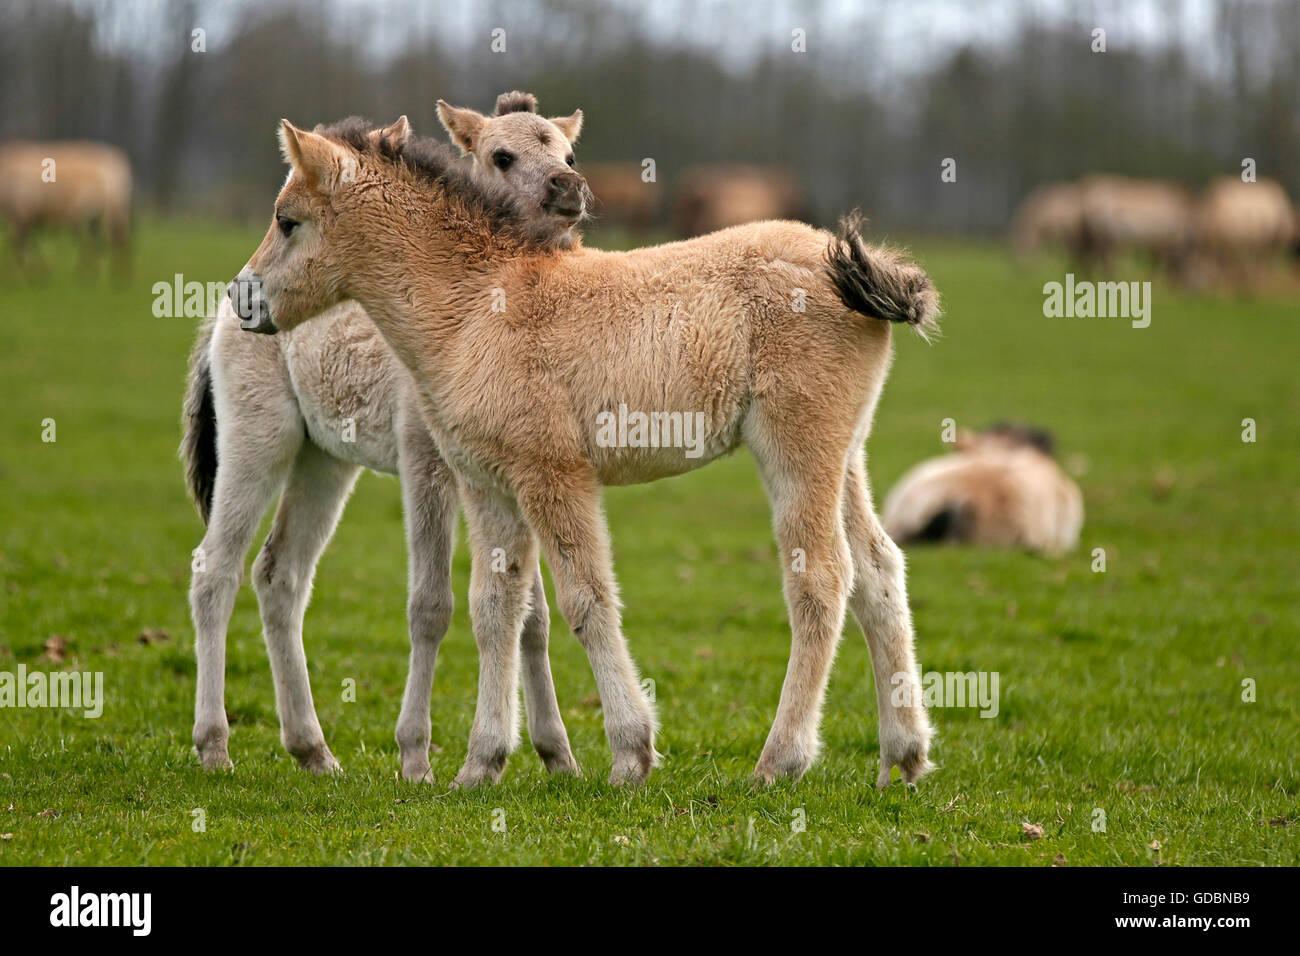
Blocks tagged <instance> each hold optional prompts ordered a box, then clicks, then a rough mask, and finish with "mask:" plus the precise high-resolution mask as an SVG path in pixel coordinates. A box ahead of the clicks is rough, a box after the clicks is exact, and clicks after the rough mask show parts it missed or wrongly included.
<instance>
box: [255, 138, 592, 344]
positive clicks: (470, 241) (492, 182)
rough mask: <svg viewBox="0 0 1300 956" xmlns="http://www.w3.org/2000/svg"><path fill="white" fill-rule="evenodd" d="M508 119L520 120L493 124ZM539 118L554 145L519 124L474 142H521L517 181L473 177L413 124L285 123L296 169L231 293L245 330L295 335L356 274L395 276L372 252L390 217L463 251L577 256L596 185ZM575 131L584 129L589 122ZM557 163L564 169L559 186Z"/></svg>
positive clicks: (344, 293)
mask: <svg viewBox="0 0 1300 956" xmlns="http://www.w3.org/2000/svg"><path fill="white" fill-rule="evenodd" d="M476 115H477V114H476ZM510 115H515V114H506V115H503V116H501V117H496V118H493V119H492V120H491V121H489V122H491V123H492V124H494V125H495V124H497V123H499V122H502V121H505V120H506V119H508V117H509V116H510ZM519 115H521V116H522V114H519ZM530 115H531V116H532V120H534V121H537V122H540V123H544V124H547V125H548V128H551V129H552V130H553V132H551V133H550V134H548V136H547V138H546V140H545V141H543V138H542V137H541V136H540V135H538V134H537V133H536V132H534V133H533V134H532V135H531V138H529V137H523V136H521V135H519V130H520V129H521V128H522V127H520V125H519V123H517V122H515V123H510V124H509V125H508V126H507V127H497V131H498V135H496V136H494V137H493V138H492V139H491V140H485V139H483V138H482V135H481V131H480V135H479V138H478V139H477V140H476V141H475V142H476V144H487V145H489V146H490V148H492V149H494V150H501V149H505V148H507V147H506V145H505V144H506V143H514V144H515V145H514V147H513V148H514V149H516V150H517V153H516V159H517V158H518V157H519V156H523V157H525V159H524V162H523V165H522V166H521V168H520V169H519V170H518V171H517V173H516V174H515V175H514V176H513V177H512V176H510V175H509V173H510V168H511V167H513V165H514V163H505V162H501V163H499V164H497V172H498V173H500V174H504V175H496V174H492V175H489V174H487V173H486V172H485V171H480V172H477V173H475V172H472V171H471V170H467V169H466V167H465V164H464V163H463V161H462V160H461V159H460V158H459V157H458V156H457V155H456V153H455V151H454V150H452V148H451V147H449V146H447V145H446V144H439V143H433V142H431V141H429V140H419V139H413V138H412V137H411V127H410V124H409V123H408V122H407V119H406V117H405V116H403V117H401V118H400V119H398V120H397V122H395V123H393V124H391V125H390V126H386V127H383V128H382V129H373V128H371V127H370V126H369V124H367V123H366V122H365V121H364V120H360V119H357V118H355V117H354V118H351V119H348V120H343V121H341V122H339V123H335V124H332V125H330V126H318V127H317V128H316V130H315V131H313V132H306V131H304V130H300V129H298V128H297V127H295V126H294V125H293V124H292V123H290V122H289V121H288V120H284V121H283V122H282V124H281V129H280V148H281V150H282V152H283V153H284V157H285V160H286V162H288V164H289V165H290V167H291V170H290V173H289V177H288V179H287V180H286V181H285V184H284V187H283V188H282V189H281V190H280V195H279V196H278V197H277V199H276V203H275V216H274V219H273V220H272V222H271V226H270V228H269V229H268V231H267V234H266V237H265V238H264V239H263V240H262V244H261V245H260V246H259V247H258V249H257V252H255V253H254V254H253V257H252V258H251V259H250V260H249V261H248V264H247V265H246V266H244V268H243V270H241V271H240V273H239V276H238V277H237V278H236V280H235V282H233V283H232V284H231V287H230V297H231V301H232V304H233V305H234V307H235V311H236V313H237V314H238V315H239V316H240V318H241V319H242V320H243V322H242V323H241V325H242V327H243V328H244V329H247V330H250V331H256V332H268V333H273V332H276V331H281V330H283V331H287V330H289V329H292V328H294V327H295V326H296V325H298V324H300V323H302V322H304V321H306V320H307V319H309V318H311V317H312V316H314V315H317V314H319V313H321V312H322V311H324V310H325V309H327V308H328V307H329V306H331V305H333V304H334V303H336V302H338V301H339V300H340V299H344V298H349V297H351V296H352V295H353V294H354V291H353V290H352V289H349V288H348V287H347V284H346V279H345V277H346V276H349V275H353V276H355V275H357V274H359V273H365V274H374V273H380V272H383V271H384V270H385V269H392V267H393V264H392V263H391V262H389V261H386V260H384V259H383V258H382V257H381V256H380V255H379V254H377V253H376V252H375V250H374V248H373V242H372V237H373V236H374V234H375V230H376V229H377V228H383V225H382V222H380V220H382V221H386V222H394V223H397V224H399V225H401V226H402V227H404V228H408V229H417V230H425V231H428V230H434V231H440V232H443V233H446V234H448V235H452V236H453V237H454V244H456V245H458V246H460V247H462V248H468V247H472V246H474V245H478V246H482V247H483V248H485V249H486V248H489V247H490V248H496V247H498V246H499V245H500V244H501V243H503V242H504V243H505V244H507V245H509V244H511V243H513V244H515V245H517V246H529V247H531V248H534V249H555V248H567V247H568V245H569V244H570V243H571V237H570V235H569V230H570V229H571V228H572V227H573V225H575V224H576V223H577V222H578V221H579V220H580V219H581V217H582V215H583V214H584V212H585V208H586V196H587V191H586V189H587V187H586V182H585V181H584V180H583V179H582V177H581V176H578V174H577V173H574V172H573V171H572V170H571V169H569V167H568V164H567V162H566V163H561V161H560V160H558V159H556V158H555V157H556V155H557V146H556V142H555V141H556V140H557V139H561V138H562V139H564V142H565V146H564V147H563V149H562V150H559V151H558V152H562V153H563V155H564V157H565V158H566V159H567V157H568V155H569V145H568V139H567V137H563V136H562V135H561V133H560V131H559V127H558V126H555V124H553V123H550V121H547V120H542V119H541V118H540V117H538V116H536V115H535V114H530ZM484 119H486V117H484ZM566 119H572V117H570V118H566ZM574 122H575V123H580V122H581V117H580V115H579V116H578V119H577V120H575V121H574ZM536 128H537V127H534V129H536ZM505 133H508V134H510V135H509V137H506V136H504V135H502V134H505ZM572 135H573V136H575V137H576V135H577V132H576V127H575V128H574V129H573V131H572ZM480 148H481V146H480ZM542 154H545V155H546V156H547V157H549V161H544V160H543V159H542ZM556 166H562V169H563V177H562V182H561V183H560V184H558V185H557V184H556V178H557V177H556V169H555V167H556ZM501 167H506V168H504V169H503V168H501ZM372 260H373V261H372Z"/></svg>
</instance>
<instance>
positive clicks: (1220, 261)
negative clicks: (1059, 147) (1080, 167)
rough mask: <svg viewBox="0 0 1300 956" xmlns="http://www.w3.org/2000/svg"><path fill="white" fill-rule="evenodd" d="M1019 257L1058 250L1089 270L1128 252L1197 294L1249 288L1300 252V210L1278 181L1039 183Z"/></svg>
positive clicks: (1028, 207)
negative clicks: (1195, 187) (1192, 185)
mask: <svg viewBox="0 0 1300 956" xmlns="http://www.w3.org/2000/svg"><path fill="white" fill-rule="evenodd" d="M1011 240H1012V247H1013V249H1015V250H1016V251H1017V252H1018V253H1020V254H1022V255H1028V254H1032V253H1035V252H1039V251H1042V250H1046V249H1051V248H1055V249H1057V250H1061V251H1064V252H1065V253H1066V254H1067V255H1068V256H1069V257H1070V259H1071V260H1072V265H1073V267H1074V268H1077V269H1079V270H1080V271H1081V272H1084V273H1085V274H1095V273H1098V272H1105V271H1108V270H1111V269H1113V268H1114V267H1115V265H1116V260H1117V259H1118V257H1120V256H1122V255H1130V256H1134V257H1137V258H1139V259H1142V260H1144V261H1145V262H1146V263H1147V264H1149V265H1152V266H1154V267H1155V268H1158V269H1160V270H1162V271H1164V272H1165V273H1166V274H1167V275H1168V276H1169V277H1170V278H1172V279H1173V280H1174V281H1176V282H1179V283H1182V284H1184V285H1187V286H1190V287H1192V288H1209V287H1214V286H1227V287H1230V288H1237V289H1241V288H1251V287H1254V286H1256V285H1258V284H1259V283H1260V282H1262V281H1264V280H1265V279H1266V278H1267V276H1268V274H1269V271H1270V267H1272V266H1275V264H1276V263H1277V262H1278V261H1279V260H1280V259H1282V258H1283V257H1284V256H1287V255H1288V254H1290V255H1293V256H1294V255H1300V213H1298V212H1297V210H1296V209H1295V207H1294V206H1293V205H1292V203H1291V199H1290V197H1289V196H1288V195H1287V193H1286V190H1285V189H1284V188H1283V187H1282V186H1281V184H1279V183H1278V182H1276V181H1275V180H1272V179H1267V178H1260V179H1258V180H1254V181H1249V182H1247V181H1243V179H1241V178H1240V177H1233V176H1222V177H1218V178H1216V179H1214V180H1212V181H1211V182H1210V183H1209V184H1208V185H1207V186H1206V187H1205V189H1204V190H1202V191H1201V192H1200V193H1199V194H1196V193H1194V192H1192V191H1190V190H1188V189H1187V188H1185V187H1184V186H1182V185H1179V184H1177V183H1172V182H1165V181H1162V180H1143V179H1129V178H1125V177H1122V176H1111V175H1093V176H1086V177H1084V178H1083V179H1081V180H1079V181H1078V182H1072V183H1052V184H1049V185H1045V186H1041V187H1039V188H1038V189H1036V190H1034V191H1033V192H1031V193H1030V194H1029V196H1028V197H1026V199H1025V200H1024V202H1023V203H1021V205H1020V208H1019V210H1018V211H1017V213H1016V216H1015V218H1014V220H1013V222H1012V226H1011Z"/></svg>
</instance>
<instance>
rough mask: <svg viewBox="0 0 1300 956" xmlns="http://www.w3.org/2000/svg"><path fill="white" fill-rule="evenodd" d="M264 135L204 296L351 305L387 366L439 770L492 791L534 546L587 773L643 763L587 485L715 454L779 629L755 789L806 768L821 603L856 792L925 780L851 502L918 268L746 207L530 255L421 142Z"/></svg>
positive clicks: (270, 304)
mask: <svg viewBox="0 0 1300 956" xmlns="http://www.w3.org/2000/svg"><path fill="white" fill-rule="evenodd" d="M401 122H402V121H399V123H401ZM281 148H282V150H283V153H284V156H285V159H286V161H287V162H288V163H289V164H290V165H291V167H292V172H291V174H290V176H289V178H288V180H287V182H286V183H285V186H284V187H283V189H282V190H281V192H280V195H279V197H278V199H277V200H276V206H275V216H274V220H273V221H272V224H271V227H270V229H269V230H268V231H267V234H266V238H265V239H263V241H262V245H261V246H260V247H259V248H258V250H257V252H256V253H255V254H254V255H253V257H252V259H250V260H249V262H248V264H247V265H246V266H245V267H244V269H243V270H242V271H241V272H240V276H239V279H238V280H237V281H236V283H234V284H232V287H231V295H232V297H233V298H234V299H235V300H236V306H237V310H238V311H239V313H240V316H241V318H242V319H243V320H244V321H243V323H242V324H243V327H244V328H246V329H248V330H250V331H257V332H266V333H274V332H276V331H291V330H293V329H294V328H296V327H297V326H299V325H300V324H302V323H303V322H306V321H307V320H309V319H311V318H312V317H314V316H316V315H319V314H320V313H321V312H322V311H323V310H324V309H327V308H329V307H330V306H331V305H333V304H334V303H335V302H338V301H340V300H342V299H346V298H352V299H355V300H356V301H357V302H359V303H360V304H361V305H362V306H363V307H364V308H365V310H366V313H367V314H368V315H369V316H370V318H371V320H372V321H373V322H374V323H375V326H376V328H378V330H379V332H380V334H381V335H382V336H383V337H384V340H385V341H386V342H387V343H388V345H389V347H390V348H392V350H393V352H394V354H395V355H396V356H397V357H398V359H399V360H400V361H401V362H402V363H403V364H404V365H406V367H407V368H408V369H409V370H410V371H411V373H412V376H413V378H414V379H415V383H416V387H417V390H418V393H419V398H420V402H421V407H422V409H423V411H424V413H425V418H426V420H427V422H428V423H429V425H430V428H431V429H432V432H433V435H434V438H435V439H436V441H437V443H438V447H439V449H440V450H441V451H442V453H443V456H444V457H445V458H446V460H447V462H448V464H449V465H450V466H451V468H452V471H453V472H454V473H455V475H456V480H457V485H458V487H459V489H460V492H461V500H462V502H463V504H464V506H465V511H466V517H467V521H468V525H469V531H470V545H471V550H472V554H473V571H472V578H471V585H470V614H471V618H472V620H473V625H474V636H475V639H476V641H477V643H478V646H479V652H480V676H479V698H478V707H477V713H476V716H475V720H474V727H473V730H472V732H471V735H470V744H469V753H468V755H467V757H466V761H465V764H464V766H463V767H462V768H461V770H460V773H459V774H458V775H457V778H456V779H457V782H458V783H460V784H462V785H473V784H478V783H481V782H484V781H489V780H490V781H496V780H498V779H499V777H500V775H501V772H502V770H503V768H504V765H505V761H506V758H507V756H508V755H509V753H510V751H511V749H512V747H513V746H514V726H515V723H516V709H517V701H516V698H517V694H516V692H515V688H516V673H517V669H518V649H519V634H520V629H521V627H522V625H523V621H524V618H525V616H526V615H527V613H528V608H529V592H530V588H531V582H532V579H533V568H534V566H535V564H536V561H537V554H538V549H539V545H540V549H541V551H542V553H544V554H545V555H546V559H547V563H548V565H549V567H550V569H551V574H552V577H553V579H554V581H555V587H556V595H557V601H558V603H559V607H560V610H561V612H562V613H563V614H564V617H565V619H566V621H567V622H568V624H569V626H570V628H571V629H572V630H573V632H574V634H575V635H576V636H577V638H578V640H579V642H580V643H581V644H582V646H583V648H584V650H585V651H586V652H587V656H588V660H589V661H590V663H591V667H592V671H593V673H594V675H595V678H596V684H597V688H598V690H599V693H600V699H601V703H602V706H603V708H604V716H605V732H606V736H607V738H608V740H609V744H610V748H611V750H612V753H613V767H612V771H611V774H610V779H611V781H612V782H614V783H621V782H629V783H636V782H640V781H642V780H644V779H645V778H646V776H647V775H648V774H649V772H650V770H651V768H652V766H653V765H654V763H655V762H656V759H657V757H658V754H657V753H656V752H655V748H654V733H655V717H654V713H653V709H652V707H651V704H650V702H649V701H648V700H647V699H646V698H645V696H644V695H643V694H642V692H641V688H640V686H639V684H638V675H637V669H636V666H635V665H634V664H633V662H632V658H631V656H630V655H629V653H628V649H627V644H626V641H625V639H624V636H623V633H622V627H621V622H620V614H619V599H618V588H617V585H616V583H615V580H614V573H613V567H612V561H611V555H610V543H609V538H608V533H607V530H606V524H605V519H604V514H603V510H602V507H601V489H602V487H603V486H604V485H608V484H630V483H636V482H644V481H651V480H654V479H657V478H662V477H666V476H669V475H676V474H681V473H683V472H686V471H689V470H691V469H693V468H695V467H699V466H701V465H703V464H705V463H707V462H709V461H711V460H713V459H714V458H717V457H719V456H721V455H723V454H726V453H727V452H729V451H731V450H732V449H734V448H735V447H737V446H738V445H739V444H741V443H742V442H743V443H745V444H747V445H748V446H749V448H750V449H751V451H752V452H753V453H754V456H755V458H756V459H757V461H758V466H759V469H760V471H761V473H762V477H763V480H764V482H765V484H766V486H767V489H768V492H769V495H770V497H771V500H772V508H773V513H774V520H775V527H776V537H777V540H778V542H779V545H780V553H781V555H782V564H783V570H784V576H785V594H786V600H787V603H788V606H789V611H790V619H791V626H792V629H793V642H792V646H791V655H790V662H789V666H788V670H787V673H786V679H785V684H784V687H783V688H782V691H781V700H780V704H779V706H778V708H777V714H776V719H775V722H774V723H773V726H772V729H771V732H770V734H769V736H768V738H767V743H766V744H765V746H764V748H763V753H762V755H761V757H760V759H759V762H758V765H757V768H756V776H757V777H758V778H759V779H760V780H761V781H764V782H770V781H772V780H774V779H776V778H777V777H781V776H790V777H796V778H797V777H799V776H800V775H802V774H803V773H804V772H805V771H806V770H807V769H808V767H809V766H810V765H811V764H812V762H813V760H814V759H815V757H816V754H817V751H818V747H819V742H818V725H819V723H820V716H821V714H820V712H821V703H822V698H823V696H824V691H825V687H826V682H827V678H828V676H829V673H830V666H831V661H832V658H833V656H834V651H835V647H836V644H837V642H838V639H839V636H840V631H841V629H842V626H843V621H844V610H845V602H846V599H847V600H848V601H849V602H850V603H851V604H852V607H853V610H854V612H855V614H856V616H857V618H858V620H859V622H860V623H861V625H862V627H863V629H864V631H865V632H866V636H867V640H868V643H869V645H870V648H871V656H872V662H873V666H874V670H875V679H876V696H877V699H878V701H879V708H880V710H879V712H880V721H881V727H880V743H881V751H882V761H881V768H880V772H879V775H878V777H877V783H878V785H880V786H886V785H888V783H889V780H890V774H891V769H892V767H893V766H898V767H899V768H900V771H901V773H902V776H903V778H904V779H905V780H906V781H909V782H910V781H913V780H916V779H917V778H918V777H919V776H920V775H921V774H922V773H924V772H925V771H926V770H928V769H929V767H930V764H929V760H928V757H927V754H928V748H929V741H930V736H931V728H930V724H929V720H928V717H927V715H926V713H925V710H924V708H923V706H922V704H921V699H922V695H921V693H920V686H919V681H918V676H917V666H916V661H915V655H914V649H913V634H912V622H911V615H910V612H909V610H908V605H907V599H906V583H905V580H904V571H903V559H902V554H901V553H900V552H899V550H898V548H897V547H895V545H894V543H893V542H892V541H890V539H889V537H888V536H887V535H886V534H885V533H884V531H883V529H882V528H881V526H880V524H879V522H878V520H877V518H876V516H875V514H874V512H873V510H872V507H871V500H870V493H869V491H868V487H867V478H866V467H865V463H864V461H863V452H862V447H863V442H864V441H865V440H866V437H867V433H868V431H869V429H870V424H871V417H872V413H873V411H874V409H875V405H876V400H877V399H878V397H879V395H880V391H881V388H882V386H883V385H884V381H885V376H886V373H887V370H888V367H889V362H890V355H891V349H890V338H891V328H890V323H891V322H902V323H907V324H910V325H912V326H913V327H915V328H916V329H918V330H920V331H921V332H923V333H926V332H928V331H930V330H931V329H933V328H934V325H935V320H936V316H937V314H938V296H937V293H936V292H935V290H934V288H933V286H932V285H931V283H930V281H929V278H928V277H927V276H926V274H925V273H924V272H923V271H922V270H921V269H920V268H919V267H917V266H916V265H914V264H912V263H910V262H908V261H907V260H906V259H904V258H903V257H901V256H900V255H898V254H897V253H893V252H890V251H888V250H884V249H879V248H873V247H870V246H868V245H867V244H866V243H865V242H864V241H863V240H862V238H861V236H860V234H859V230H858V227H857V224H856V223H855V222H854V221H853V220H852V219H849V220H846V221H845V222H844V223H843V225H842V228H841V231H840V234H839V235H838V237H836V236H832V235H831V234H829V233H826V232H823V231H820V230H817V229H813V228H811V227H809V226H806V225H803V224H800V223H794V222H762V223H754V224H751V225H745V226H737V227H733V228H731V229H726V230H723V231H722V232H717V233H713V234H711V235H707V236H703V237H701V238H698V239H692V240H688V241H685V242H676V243H669V244H667V245H662V246H656V247H652V248H646V249H638V250H635V251H632V252H602V251H599V250H594V249H572V250H558V249H556V248H554V246H553V245H548V244H544V243H542V242H540V241H538V239H537V238H536V236H535V235H534V234H533V230H532V229H531V228H530V224H529V223H527V222H525V221H522V220H521V219H520V218H519V216H518V215H517V213H516V212H515V209H514V206H513V204H512V203H511V202H510V201H509V198H508V196H506V195H505V194H504V192H503V191H501V190H499V189H494V188H488V187H485V186H484V185H483V184H481V183H478V182H475V181H473V180H471V179H469V178H467V177H465V176H463V175H461V174H459V173H458V172H457V170H456V168H455V164H454V162H453V158H452V156H451V154H450V152H449V151H446V150H442V151H439V150H429V149H425V148H417V147H416V146H415V144H408V145H406V146H405V147H403V146H402V145H401V144H400V143H398V142H394V141H391V140H387V139H382V138H381V139H380V140H378V141H374V140H370V139H368V138H366V137H364V136H355V135H349V134H348V132H347V131H335V132H333V133H331V132H322V133H312V132H305V131H303V130H299V129H297V128H296V127H294V126H293V125H292V124H291V123H289V122H288V121H287V120H286V121H284V122H283V124H282V129H281ZM620 405H626V406H627V408H629V409H634V410H640V411H641V412H642V413H643V414H644V413H649V414H658V415H669V416H671V415H672V414H675V413H680V414H683V415H684V414H692V415H695V416H700V418H699V420H700V421H701V422H702V424H703V433H702V434H703V441H702V443H701V447H699V449H698V451H697V453H695V454H689V455H688V454H686V452H685V450H684V449H683V448H682V447H680V445H674V444H673V443H672V442H671V441H670V442H668V443H665V442H663V441H655V442H649V443H646V442H642V441H626V442H625V441H622V440H618V441H612V442H611V441H607V440H601V439H600V437H599V436H598V431H600V432H605V431H607V429H606V428H605V426H606V424H607V422H608V417H609V416H610V415H612V414H613V413H614V409H616V408H618V407H619V406H620ZM494 552H495V556H496V557H498V558H499V557H500V555H504V556H505V560H504V561H503V562H501V561H498V562H497V570H494V569H493V563H494V562H493V558H494ZM900 685H901V693H895V692H894V691H895V690H898V689H900ZM900 697H901V699H902V700H903V701H904V703H902V704H900V705H897V706H896V705H894V704H893V703H892V701H891V698H893V699H898V698H900Z"/></svg>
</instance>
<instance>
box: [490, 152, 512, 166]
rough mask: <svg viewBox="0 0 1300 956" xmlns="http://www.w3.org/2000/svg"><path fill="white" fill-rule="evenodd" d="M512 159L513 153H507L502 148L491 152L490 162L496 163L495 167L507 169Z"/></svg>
mask: <svg viewBox="0 0 1300 956" xmlns="http://www.w3.org/2000/svg"><path fill="white" fill-rule="evenodd" d="M514 161H515V157H514V155H513V154H512V153H507V152H506V151H505V150H504V149H500V150H497V151H496V152H495V153H493V154H492V162H494V163H496V166H497V169H500V170H506V169H509V168H510V166H511V164H512V163H513V162H514Z"/></svg>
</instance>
